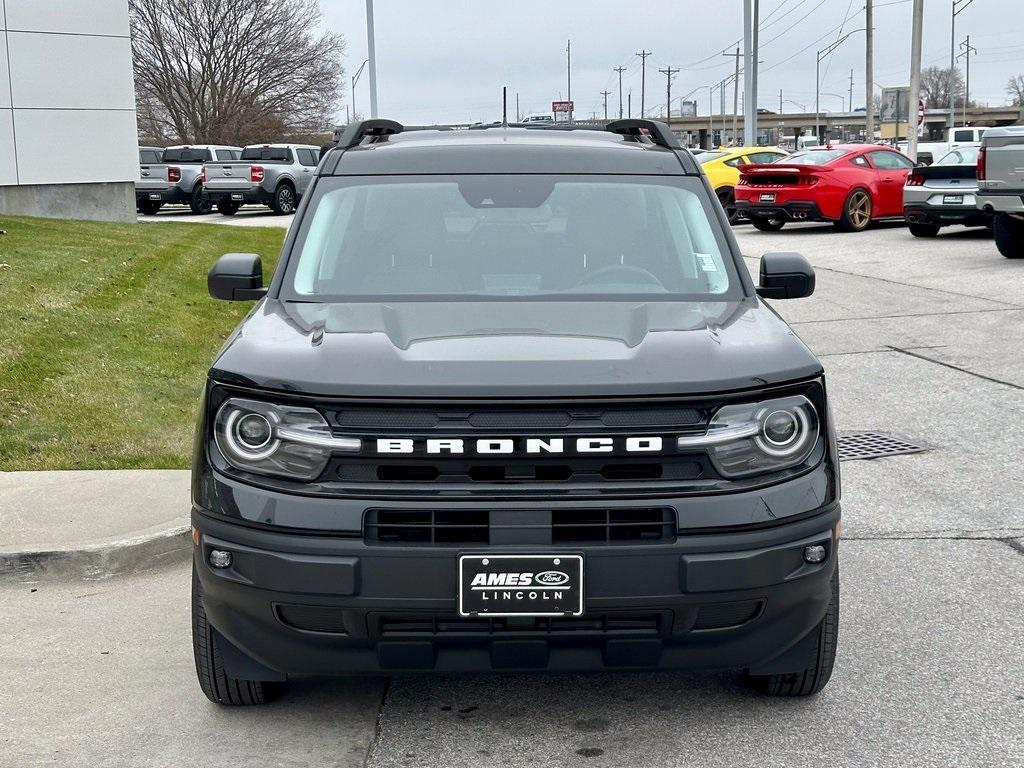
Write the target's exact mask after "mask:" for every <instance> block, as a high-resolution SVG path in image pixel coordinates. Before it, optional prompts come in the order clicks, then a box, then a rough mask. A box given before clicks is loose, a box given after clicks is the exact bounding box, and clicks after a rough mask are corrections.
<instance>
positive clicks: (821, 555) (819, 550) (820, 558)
mask: <svg viewBox="0 0 1024 768" xmlns="http://www.w3.org/2000/svg"><path fill="white" fill-rule="evenodd" d="M225 554H227V553H225ZM210 557H211V559H212V558H213V555H212V554H211V555H210ZM230 557H231V556H230V555H228V562H231V559H230ZM804 562H805V563H812V564H814V563H823V562H825V548H824V547H823V546H821V544H815V545H814V546H813V547H804Z"/></svg>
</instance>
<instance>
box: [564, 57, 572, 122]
mask: <svg viewBox="0 0 1024 768" xmlns="http://www.w3.org/2000/svg"><path fill="white" fill-rule="evenodd" d="M565 91H566V94H565V100H566V101H568V102H570V103H572V40H566V41H565ZM569 122H570V123H571V122H572V109H570V110H569Z"/></svg>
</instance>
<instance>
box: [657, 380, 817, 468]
mask: <svg viewBox="0 0 1024 768" xmlns="http://www.w3.org/2000/svg"><path fill="white" fill-rule="evenodd" d="M817 440H818V414H817V412H816V411H815V410H814V406H813V405H812V404H811V401H810V400H808V399H807V398H806V397H804V396H803V395H795V396H793V397H780V398H778V399H776V400H764V401H762V402H759V403H742V404H736V405H726V406H723V407H721V408H719V409H718V410H717V411H716V412H715V415H714V416H713V417H712V418H711V422H710V423H709V424H708V428H707V431H706V432H705V433H704V434H703V435H686V436H684V437H680V438H679V439H678V441H677V444H678V447H679V448H680V449H681V450H692V449H694V448H703V449H705V450H706V451H707V453H708V456H709V457H710V458H711V462H712V463H713V464H714V465H715V469H716V470H718V472H719V473H720V474H721V475H722V476H723V477H746V476H748V475H757V474H763V473H765V472H777V471H778V470H781V469H788V468H789V467H795V466H797V465H799V464H801V463H803V462H804V461H805V460H806V459H807V456H808V455H809V454H810V452H811V449H813V448H814V444H815V443H816V442H817Z"/></svg>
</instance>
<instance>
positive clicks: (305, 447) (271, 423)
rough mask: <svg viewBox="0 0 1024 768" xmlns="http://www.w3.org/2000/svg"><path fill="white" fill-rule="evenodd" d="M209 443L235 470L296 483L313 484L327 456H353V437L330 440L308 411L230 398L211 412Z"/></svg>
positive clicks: (328, 432)
mask: <svg viewBox="0 0 1024 768" xmlns="http://www.w3.org/2000/svg"><path fill="white" fill-rule="evenodd" d="M213 436H214V440H215V441H216V443H217V448H219V449H220V452H221V453H222V454H223V455H224V459H225V460H226V461H227V462H228V463H229V464H230V465H231V466H233V467H235V468H236V469H241V470H245V471H246V472H257V473H259V474H262V475H279V476H281V477H289V478H292V479H297V480H313V479H315V478H317V477H318V476H319V475H320V473H321V472H323V471H324V467H326V466H327V462H328V460H329V459H330V457H331V454H332V453H335V452H349V453H351V452H353V451H358V450H359V449H360V447H361V442H360V440H359V439H358V438H355V437H335V436H334V435H332V434H331V428H330V425H329V424H328V423H327V421H326V420H325V419H324V417H323V416H321V415H320V412H319V411H317V410H315V409H314V408H299V407H295V406H290V405H274V404H272V403H264V402H260V401H258V400H242V399H236V398H232V399H230V400H228V401H227V402H225V403H224V404H223V405H222V406H221V407H220V409H219V410H218V411H217V418H216V419H215V420H214V428H213Z"/></svg>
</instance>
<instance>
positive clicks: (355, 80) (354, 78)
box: [352, 59, 370, 120]
mask: <svg viewBox="0 0 1024 768" xmlns="http://www.w3.org/2000/svg"><path fill="white" fill-rule="evenodd" d="M369 61H370V60H369V59H367V60H366V61H364V62H363V63H362V64H360V65H359V69H357V70H356V73H355V74H354V75H352V119H353V120H354V119H355V117H356V83H358V82H359V76H360V75H362V74H363V69H364V68H365V67H366V65H367V64H368V63H369Z"/></svg>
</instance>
